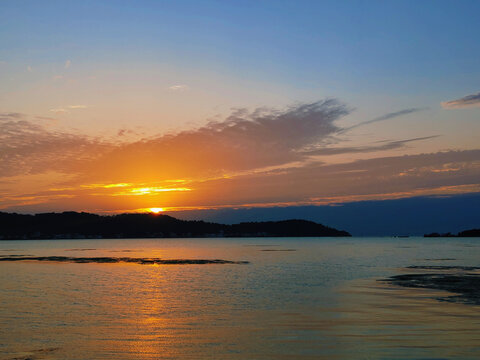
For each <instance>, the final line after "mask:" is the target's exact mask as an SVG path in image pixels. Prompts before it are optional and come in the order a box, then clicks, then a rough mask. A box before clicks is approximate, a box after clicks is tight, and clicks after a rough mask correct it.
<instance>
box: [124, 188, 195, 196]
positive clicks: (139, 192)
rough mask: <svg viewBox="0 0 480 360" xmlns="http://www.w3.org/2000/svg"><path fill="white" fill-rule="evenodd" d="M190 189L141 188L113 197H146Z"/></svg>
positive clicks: (188, 189)
mask: <svg viewBox="0 0 480 360" xmlns="http://www.w3.org/2000/svg"><path fill="white" fill-rule="evenodd" d="M191 190H192V189H190V188H164V187H141V188H133V189H130V190H128V192H126V193H125V192H122V193H119V194H115V195H148V194H154V193H159V192H169V191H191Z"/></svg>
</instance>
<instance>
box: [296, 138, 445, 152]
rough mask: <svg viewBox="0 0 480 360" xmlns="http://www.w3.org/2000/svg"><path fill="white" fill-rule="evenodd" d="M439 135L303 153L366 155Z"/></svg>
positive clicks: (327, 148)
mask: <svg viewBox="0 0 480 360" xmlns="http://www.w3.org/2000/svg"><path fill="white" fill-rule="evenodd" d="M438 136H439V135H432V136H423V137H417V138H412V139H405V140H395V141H384V142H383V144H381V145H369V146H352V147H323V148H320V149H314V150H308V151H303V153H304V154H306V155H339V154H348V153H356V154H358V153H367V152H374V151H385V150H394V149H399V148H403V147H404V146H405V144H408V143H411V142H415V141H423V140H430V139H434V138H436V137H438Z"/></svg>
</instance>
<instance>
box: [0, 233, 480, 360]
mask: <svg viewBox="0 0 480 360" xmlns="http://www.w3.org/2000/svg"><path fill="white" fill-rule="evenodd" d="M99 259H101V260H99ZM132 259H133V260H132ZM479 260H480V239H478V238H468V239H467V238H461V239H458V238H447V239H444V238H438V239H435V238H429V239H424V238H402V239H399V238H280V239H279V238H242V239H219V238H215V239H128V240H51V241H50V240H41V241H35V240H31V241H30V240H28V241H0V359H1V360H4V359H5V360H6V359H9V360H12V359H24V360H25V359H478V358H480V307H479V305H478V303H477V302H475V301H472V296H476V294H477V293H476V291H478V290H476V289H478V286H476V284H478V279H479V278H478V277H480V270H479V266H480V261H479ZM472 294H473V295H472Z"/></svg>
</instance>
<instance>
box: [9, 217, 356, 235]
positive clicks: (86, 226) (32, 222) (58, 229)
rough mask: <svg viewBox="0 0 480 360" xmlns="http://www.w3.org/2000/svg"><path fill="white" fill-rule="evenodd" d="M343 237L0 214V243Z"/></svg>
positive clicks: (318, 230) (266, 228) (258, 225)
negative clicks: (84, 240)
mask: <svg viewBox="0 0 480 360" xmlns="http://www.w3.org/2000/svg"><path fill="white" fill-rule="evenodd" d="M344 236H348V237H350V236H351V234H350V233H348V232H347V231H344V230H337V229H334V228H331V227H328V226H325V225H322V224H318V223H315V222H313V221H307V220H298V219H293V220H283V221H264V222H243V223H239V224H233V225H226V224H218V223H211V222H205V221H194V220H190V221H187V220H179V219H176V218H174V217H171V216H168V215H157V214H120V215H112V216H106V215H97V214H90V213H85V212H81V213H78V212H63V213H43V214H35V215H22V214H16V213H4V212H0V240H43V239H45V240H46V239H108V238H114V239H124V238H125V239H130V238H202V237H344Z"/></svg>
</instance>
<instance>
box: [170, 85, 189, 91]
mask: <svg viewBox="0 0 480 360" xmlns="http://www.w3.org/2000/svg"><path fill="white" fill-rule="evenodd" d="M168 89H169V90H170V91H187V90H189V89H190V87H189V86H188V85H173V86H170V87H169V88H168Z"/></svg>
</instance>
